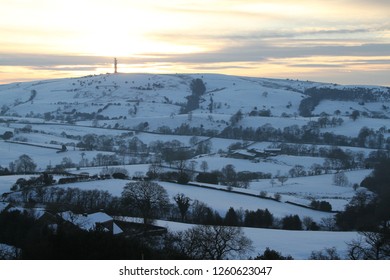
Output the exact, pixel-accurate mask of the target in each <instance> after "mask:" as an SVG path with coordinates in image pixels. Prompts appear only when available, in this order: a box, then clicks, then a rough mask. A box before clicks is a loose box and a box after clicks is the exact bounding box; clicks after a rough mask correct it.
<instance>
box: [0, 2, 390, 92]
mask: <svg viewBox="0 0 390 280" xmlns="http://www.w3.org/2000/svg"><path fill="white" fill-rule="evenodd" d="M0 1H1V8H0V83H7V82H14V81H24V80H32V79H46V78H60V77H74V76H80V75H88V74H99V73H106V72H112V63H113V58H114V57H117V58H118V60H119V64H120V65H119V71H120V72H149V73H199V72H201V73H209V72H213V73H223V74H233V75H243V76H255V77H273V78H291V79H303V80H315V81H324V82H334V83H341V84H377V85H388V86H390V1H389V0H319V1H316V0H294V1H289V0H273V1H261V0H260V1H255V0H253V1H252V0H197V1H192V0H167V1H156V0H153V1H152V0H142V1H139V0H110V1H108V0H104V1H103V0H64V1H60V0H32V1H27V0H0Z"/></svg>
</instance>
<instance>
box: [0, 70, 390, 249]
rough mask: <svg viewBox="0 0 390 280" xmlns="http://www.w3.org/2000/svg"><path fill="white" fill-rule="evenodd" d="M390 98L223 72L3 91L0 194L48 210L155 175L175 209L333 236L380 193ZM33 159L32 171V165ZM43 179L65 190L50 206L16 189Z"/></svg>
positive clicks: (85, 80)
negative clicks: (81, 193)
mask: <svg viewBox="0 0 390 280" xmlns="http://www.w3.org/2000/svg"><path fill="white" fill-rule="evenodd" d="M199 85H200V87H198V86H199ZM199 88H200V89H199ZM389 100H390V89H389V88H386V87H379V86H343V85H335V84H323V83H317V82H310V81H296V80H277V79H265V78H253V77H238V76H226V75H218V74H191V75H182V74H177V75H153V74H106V75H98V76H88V77H81V78H72V79H57V80H47V81H36V82H27V83H13V84H7V85H0V136H2V138H3V140H2V141H0V152H1V154H2V157H1V158H0V173H1V175H4V176H1V177H0V194H2V199H3V200H6V201H19V202H21V203H22V202H30V203H31V202H34V203H46V202H47V201H49V200H50V199H54V196H55V195H57V194H58V193H59V192H58V189H57V188H61V189H64V190H66V189H71V188H77V189H79V190H85V191H93V190H99V191H103V192H107V193H109V194H110V195H111V196H113V197H120V195H121V193H122V190H123V187H124V186H125V184H126V183H127V182H128V180H140V179H144V178H145V177H149V179H151V176H152V175H153V176H154V177H153V178H152V179H155V180H157V181H158V182H159V183H160V184H161V185H162V186H163V187H164V188H165V189H166V190H167V192H168V195H169V198H170V201H171V204H172V205H174V203H175V202H174V200H173V197H174V196H175V194H177V193H183V194H185V195H186V196H188V197H189V198H190V199H191V201H192V202H193V203H194V202H195V201H197V202H202V203H205V205H207V206H209V207H210V208H212V210H213V211H215V213H216V215H217V216H218V215H219V216H220V217H222V218H223V217H225V215H226V213H227V212H228V209H229V208H230V207H233V208H234V209H235V210H236V211H237V212H240V213H241V215H244V213H246V212H245V211H247V212H250V211H256V210H257V209H267V210H269V211H270V212H271V213H272V214H273V216H274V218H275V219H276V220H275V221H274V224H273V227H275V228H281V227H282V225H281V221H282V219H283V218H284V217H285V216H286V215H289V214H290V215H291V214H293V215H298V216H299V218H300V219H301V220H304V219H305V218H306V220H308V219H307V218H310V221H313V222H315V223H316V224H318V225H319V227H320V229H321V230H334V229H335V228H336V226H335V224H334V220H333V217H334V215H335V211H342V210H343V209H344V207H345V206H346V205H347V204H348V203H350V201H351V200H352V198H353V197H354V196H355V195H356V194H358V193H360V192H364V193H369V192H368V191H367V190H366V189H365V188H362V187H360V182H361V181H362V180H363V179H364V178H365V177H366V176H367V175H369V174H370V172H371V170H372V168H373V166H374V165H375V163H376V162H377V161H378V160H379V159H381V158H386V157H388V151H389V150H390V130H389V128H388V127H387V126H388V119H389V117H390V110H389V109H390V107H389V106H390V102H389ZM25 155H27V156H28V157H29V158H30V159H31V161H32V164H30V165H26V164H25V162H24V165H22V164H21V161H22V160H21V158H22V156H25ZM23 159H26V157H24V158H23ZM30 167H31V168H30ZM27 168H28V169H27ZM42 172H46V173H49V174H52V175H53V176H54V179H55V180H56V183H54V184H53V185H51V187H48V189H47V192H46V194H47V197H46V198H45V197H44V196H41V194H39V193H38V192H37V191H35V190H33V189H30V188H29V189H28V190H29V191H28V192H27V194H26V190H27V188H26V187H25V186H24V185H16V186H15V182H16V181H17V180H18V179H20V178H24V179H25V180H28V179H29V178H30V177H31V176H39V175H40V174H41V173H42ZM22 173H23V174H22ZM26 173H29V174H27V175H26ZM115 173H116V175H115V176H114V174H115ZM118 173H121V174H123V177H121V179H119V178H118V177H117V176H119V175H118ZM183 174H185V176H184V175H183ZM199 175H203V177H202V176H199ZM183 176H184V177H183ZM70 177H71V178H77V180H76V179H67V180H62V183H61V184H59V182H60V179H61V178H62V179H64V178H70ZM103 177H104V179H107V178H110V179H109V180H105V181H98V179H101V178H103ZM80 178H81V179H80ZM123 178H125V179H126V180H122V179H123ZM178 182H179V183H182V184H177V183H178ZM11 188H13V189H12V191H11ZM23 190H24V192H23ZM49 193H51V198H50V199H49V198H48V197H49ZM107 197H108V196H107ZM58 199H59V200H60V199H65V198H64V197H62V198H61V197H59V198H58ZM45 201H46V202H45ZM313 201H314V202H321V201H322V202H324V203H325V202H326V203H327V204H328V205H329V206H330V209H314V208H315V207H314V206H313V205H319V204H315V203H314V204H313ZM50 202H53V201H50ZM194 207H195V206H194ZM84 210H86V211H87V210H88V211H89V210H94V209H84ZM330 210H332V211H330ZM160 218H166V219H168V218H172V217H168V216H165V217H160ZM176 218H177V217H176ZM217 218H218V217H217ZM294 234H298V235H299V233H294ZM346 236H347V235H346ZM349 236H350V235H349ZM345 241H348V240H345ZM338 242H339V241H338ZM327 245H328V244H327ZM321 249H322V248H318V250H321ZM306 255H310V252H307V254H306Z"/></svg>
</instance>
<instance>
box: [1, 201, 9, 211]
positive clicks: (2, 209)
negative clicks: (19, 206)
mask: <svg viewBox="0 0 390 280" xmlns="http://www.w3.org/2000/svg"><path fill="white" fill-rule="evenodd" d="M9 205H10V204H9V203H8V202H0V213H1V212H3V211H4V210H5V209H6V208H7V207H8V206H9Z"/></svg>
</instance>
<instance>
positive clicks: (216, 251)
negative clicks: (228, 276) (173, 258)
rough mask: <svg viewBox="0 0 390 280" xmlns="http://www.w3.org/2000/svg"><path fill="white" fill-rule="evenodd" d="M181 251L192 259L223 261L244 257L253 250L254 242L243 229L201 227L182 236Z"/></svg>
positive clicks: (215, 226) (214, 226)
mask: <svg viewBox="0 0 390 280" xmlns="http://www.w3.org/2000/svg"><path fill="white" fill-rule="evenodd" d="M178 245H179V246H180V248H181V250H182V251H183V252H184V253H185V254H186V255H188V256H189V257H191V258H194V259H202V260H207V259H209V260H222V259H227V258H229V257H235V256H237V255H239V256H242V255H244V254H245V253H246V252H248V251H250V250H251V249H252V241H251V240H250V239H248V238H247V237H246V236H245V235H244V233H243V232H242V230H241V228H239V227H225V226H217V225H199V226H196V227H193V228H191V229H189V230H187V231H185V232H183V233H182V235H181V240H180V244H178Z"/></svg>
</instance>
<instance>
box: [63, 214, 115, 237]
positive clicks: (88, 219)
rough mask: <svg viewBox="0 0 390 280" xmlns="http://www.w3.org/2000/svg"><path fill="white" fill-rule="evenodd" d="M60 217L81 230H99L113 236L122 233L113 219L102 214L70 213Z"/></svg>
mask: <svg viewBox="0 0 390 280" xmlns="http://www.w3.org/2000/svg"><path fill="white" fill-rule="evenodd" d="M60 216H61V217H62V218H63V219H64V220H65V221H68V222H70V223H72V224H74V225H76V226H78V227H79V228H81V229H84V230H87V231H89V230H101V231H105V232H110V233H112V234H113V235H117V234H121V233H123V231H122V229H121V228H120V227H119V226H118V225H117V224H116V223H115V222H114V219H113V218H112V217H111V216H109V215H107V214H106V213H103V212H97V213H93V214H74V213H73V212H71V211H67V212H62V213H60Z"/></svg>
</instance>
